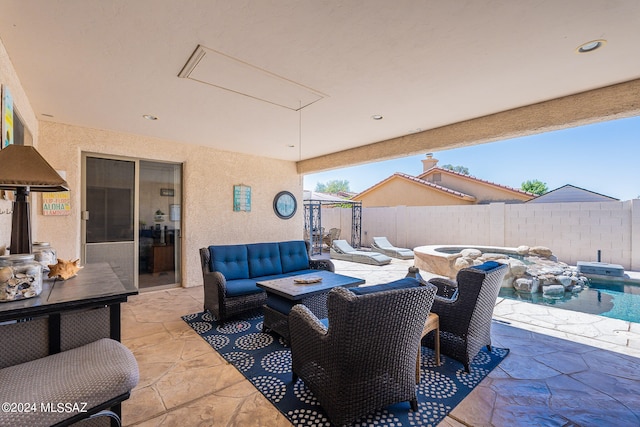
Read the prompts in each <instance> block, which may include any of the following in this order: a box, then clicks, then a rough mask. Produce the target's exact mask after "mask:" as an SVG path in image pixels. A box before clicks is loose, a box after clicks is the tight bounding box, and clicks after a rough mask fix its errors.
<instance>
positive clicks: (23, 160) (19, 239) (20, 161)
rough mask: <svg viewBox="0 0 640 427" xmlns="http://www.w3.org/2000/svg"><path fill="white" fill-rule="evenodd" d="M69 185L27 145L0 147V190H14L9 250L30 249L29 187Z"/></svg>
mask: <svg viewBox="0 0 640 427" xmlns="http://www.w3.org/2000/svg"><path fill="white" fill-rule="evenodd" d="M68 189H69V186H68V184H67V182H66V181H65V180H64V179H62V177H61V176H60V175H58V173H57V172H56V171H55V169H53V168H52V167H51V165H50V164H49V163H47V161H46V160H45V159H44V158H43V157H42V156H41V155H40V153H38V152H37V151H36V149H35V148H34V147H32V146H29V145H9V146H7V147H5V148H3V149H2V150H0V190H12V191H15V192H16V197H15V201H14V202H13V216H12V218H11V246H10V248H9V250H10V251H11V253H12V254H25V253H26V254H28V253H31V224H30V215H29V202H28V197H27V196H28V195H29V191H40V192H53V191H66V190H68Z"/></svg>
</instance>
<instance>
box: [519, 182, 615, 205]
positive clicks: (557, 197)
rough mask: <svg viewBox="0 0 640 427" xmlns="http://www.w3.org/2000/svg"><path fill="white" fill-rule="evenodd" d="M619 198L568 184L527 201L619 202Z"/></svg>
mask: <svg viewBox="0 0 640 427" xmlns="http://www.w3.org/2000/svg"><path fill="white" fill-rule="evenodd" d="M618 201H619V199H616V198H614V197H609V196H605V195H604V194H600V193H596V192H594V191H589V190H585V189H584V188H580V187H576V186H574V185H570V184H566V185H563V186H562V187H558V188H556V189H555V190H551V191H549V192H547V193H545V194H543V195H541V196H538V197H536V198H535V199H531V200H529V201H527V203H566V202H618Z"/></svg>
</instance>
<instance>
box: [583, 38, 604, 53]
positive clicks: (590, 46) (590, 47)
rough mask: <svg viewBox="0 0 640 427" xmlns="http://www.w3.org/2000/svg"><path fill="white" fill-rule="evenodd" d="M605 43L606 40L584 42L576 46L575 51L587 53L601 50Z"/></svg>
mask: <svg viewBox="0 0 640 427" xmlns="http://www.w3.org/2000/svg"><path fill="white" fill-rule="evenodd" d="M606 43H607V41H606V40H592V41H590V42H586V43H583V44H581V45H580V46H578V48H577V49H576V52H577V53H589V52H593V51H594V50H596V49H599V48H601V47H602V46H604V45H605V44H606Z"/></svg>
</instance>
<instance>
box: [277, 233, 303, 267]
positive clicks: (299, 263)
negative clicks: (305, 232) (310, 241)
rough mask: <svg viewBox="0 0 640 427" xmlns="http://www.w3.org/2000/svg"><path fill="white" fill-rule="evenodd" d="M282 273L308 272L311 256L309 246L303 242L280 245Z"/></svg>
mask: <svg viewBox="0 0 640 427" xmlns="http://www.w3.org/2000/svg"><path fill="white" fill-rule="evenodd" d="M278 247H279V249H280V260H281V262H282V272H283V273H289V272H291V271H298V270H306V269H308V268H309V254H308V253H307V245H305V244H304V242H303V241H302V240H293V241H290V242H280V243H278Z"/></svg>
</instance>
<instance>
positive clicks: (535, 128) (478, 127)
mask: <svg viewBox="0 0 640 427" xmlns="http://www.w3.org/2000/svg"><path fill="white" fill-rule="evenodd" d="M637 115H640V79H636V80H631V81H628V82H624V83H620V84H616V85H612V86H607V87H603V88H600V89H594V90H590V91H587V92H581V93H577V94H574V95H568V96H565V97H562V98H557V99H552V100H549V101H544V102H540V103H537V104H532V105H527V106H525V107H519V108H514V109H512V110H507V111H502V112H500V113H495V114H491V115H488V116H483V117H478V118H475V119H471V120H466V121H463V122H458V123H454V124H451V125H446V126H442V127H439V128H435V129H429V130H426V131H423V132H418V133H413V134H409V135H405V136H401V137H398V138H392V139H387V140H384V141H380V142H375V143H372V144H368V145H364V146H361V147H356V148H351V149H348V150H344V151H339V152H336V153H332V154H327V155H325V156H319V157H314V158H311V159H307V160H301V161H299V162H297V170H298V173H299V174H308V173H314V172H319V171H323V170H329V169H336V168H341V167H347V166H355V165H358V164H364V163H370V162H375V161H381V160H388V159H393V158H398V157H405V156H411V155H416V154H421V153H427V152H432V151H442V150H450V149H453V148H460V147H466V146H470V145H477V144H484V143H487V142H494V141H502V140H505V139H510V138H516V137H521V136H527V135H534V134H538V133H544V132H550V131H554V130H559V129H565V128H570V127H576V126H583V125H587V124H591V123H597V122H603V121H608V120H614V119H621V118H626V117H633V116H637Z"/></svg>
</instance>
